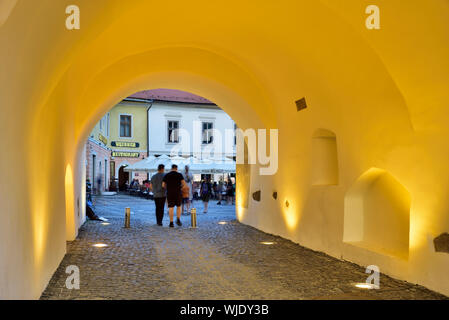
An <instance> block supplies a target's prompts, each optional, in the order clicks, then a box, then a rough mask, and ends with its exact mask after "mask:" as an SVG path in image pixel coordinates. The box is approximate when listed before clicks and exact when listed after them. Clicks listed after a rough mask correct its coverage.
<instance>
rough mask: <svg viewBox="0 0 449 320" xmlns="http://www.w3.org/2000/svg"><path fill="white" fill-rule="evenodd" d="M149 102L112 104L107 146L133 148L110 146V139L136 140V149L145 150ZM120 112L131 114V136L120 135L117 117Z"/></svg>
mask: <svg viewBox="0 0 449 320" xmlns="http://www.w3.org/2000/svg"><path fill="white" fill-rule="evenodd" d="M148 106H149V104H145V103H133V102H126V101H124V102H121V103H119V104H117V105H116V106H114V107H113V108H112V109H111V111H110V132H109V141H108V147H110V148H112V149H113V150H130V151H131V150H133V148H120V147H112V146H111V142H112V141H123V142H138V143H139V148H136V150H144V151H146V150H147V108H148ZM120 114H126V115H131V116H132V121H131V122H132V123H131V126H132V129H131V132H132V137H131V138H123V137H120V127H119V123H120V122H119V121H120V120H119V119H120Z"/></svg>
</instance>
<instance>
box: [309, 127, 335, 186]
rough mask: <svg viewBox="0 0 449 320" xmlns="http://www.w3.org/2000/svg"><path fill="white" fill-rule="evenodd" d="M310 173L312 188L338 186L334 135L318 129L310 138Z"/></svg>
mask: <svg viewBox="0 0 449 320" xmlns="http://www.w3.org/2000/svg"><path fill="white" fill-rule="evenodd" d="M311 155H312V171H311V179H312V185H314V186H328V185H337V184H338V155H337V138H336V136H335V133H333V132H332V131H329V130H326V129H318V130H316V131H315V132H314V134H313V136H312V151H311Z"/></svg>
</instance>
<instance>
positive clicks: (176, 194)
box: [162, 164, 186, 228]
mask: <svg viewBox="0 0 449 320" xmlns="http://www.w3.org/2000/svg"><path fill="white" fill-rule="evenodd" d="M162 181H163V182H162V187H164V188H165V190H167V202H168V215H169V216H170V228H173V227H174V225H173V214H174V212H173V211H174V207H175V206H176V216H177V219H176V224H177V225H178V226H182V223H181V205H182V196H181V188H182V187H183V186H184V185H185V183H186V182H185V181H184V177H183V176H182V174H180V173H179V172H178V166H177V165H176V164H174V165H172V167H171V171H170V172H169V173H167V174H166V175H165V176H164V179H163V180H162Z"/></svg>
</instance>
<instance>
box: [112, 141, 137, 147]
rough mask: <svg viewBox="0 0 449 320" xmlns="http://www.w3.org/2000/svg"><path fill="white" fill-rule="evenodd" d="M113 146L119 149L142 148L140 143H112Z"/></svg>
mask: <svg viewBox="0 0 449 320" xmlns="http://www.w3.org/2000/svg"><path fill="white" fill-rule="evenodd" d="M111 146H113V147H119V148H138V147H140V144H139V143H138V142H128V141H112V142H111Z"/></svg>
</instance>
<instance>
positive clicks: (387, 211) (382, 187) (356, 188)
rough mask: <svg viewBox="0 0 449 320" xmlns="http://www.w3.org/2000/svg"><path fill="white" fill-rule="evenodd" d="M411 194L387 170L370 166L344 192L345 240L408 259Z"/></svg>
mask: <svg viewBox="0 0 449 320" xmlns="http://www.w3.org/2000/svg"><path fill="white" fill-rule="evenodd" d="M410 202H411V200H410V194H409V192H408V191H407V190H406V189H405V188H404V187H403V186H402V185H401V184H400V183H399V182H398V181H397V180H396V179H395V178H394V177H393V176H392V175H391V174H390V173H388V172H387V171H385V170H382V169H378V168H371V169H369V170H368V171H366V172H365V173H364V174H362V175H361V176H360V177H359V178H358V179H357V181H356V182H355V183H354V185H353V186H352V187H351V188H350V189H349V191H348V192H347V194H346V196H345V215H344V236H343V241H345V242H347V243H350V244H352V245H355V246H358V247H362V248H364V249H368V250H370V251H374V252H378V253H381V254H385V255H389V256H394V257H397V258H401V259H408V252H409V231H410Z"/></svg>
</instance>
